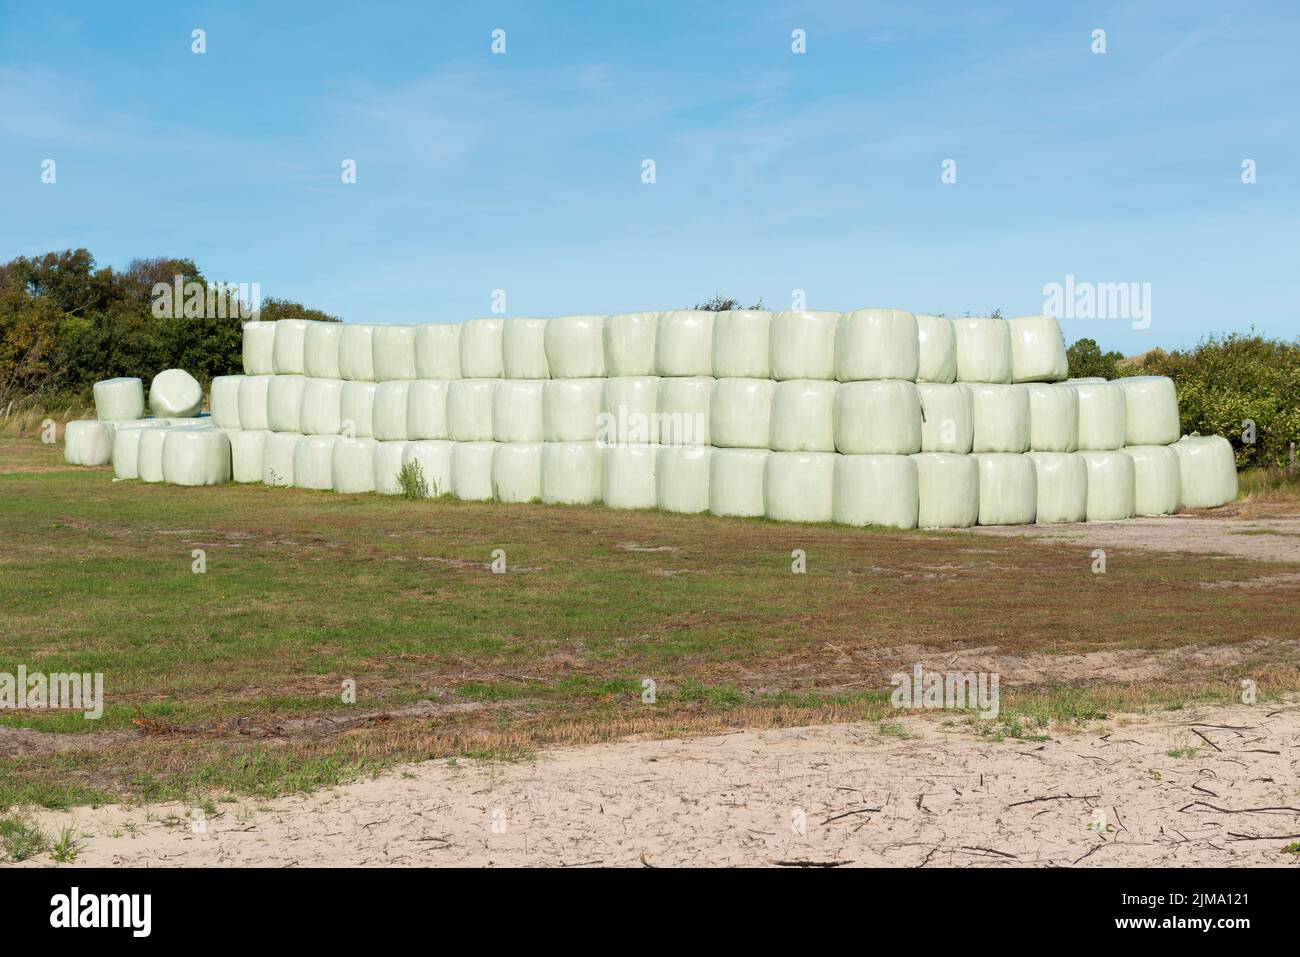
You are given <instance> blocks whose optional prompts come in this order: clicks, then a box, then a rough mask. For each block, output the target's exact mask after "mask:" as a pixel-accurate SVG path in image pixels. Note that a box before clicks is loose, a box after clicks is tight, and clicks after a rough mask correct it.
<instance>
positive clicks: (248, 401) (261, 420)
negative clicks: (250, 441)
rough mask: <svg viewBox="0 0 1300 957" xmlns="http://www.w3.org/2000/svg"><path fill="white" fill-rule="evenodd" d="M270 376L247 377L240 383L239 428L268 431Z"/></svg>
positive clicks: (271, 377)
mask: <svg viewBox="0 0 1300 957" xmlns="http://www.w3.org/2000/svg"><path fill="white" fill-rule="evenodd" d="M273 378H275V377H274V376H269V375H246V376H244V378H243V379H241V380H240V382H239V401H238V403H237V404H238V407H239V427H240V428H241V429H249V430H254V429H268V428H270V421H269V419H268V418H267V414H266V413H267V392H269V391H270V388H271V380H272V379H273Z"/></svg>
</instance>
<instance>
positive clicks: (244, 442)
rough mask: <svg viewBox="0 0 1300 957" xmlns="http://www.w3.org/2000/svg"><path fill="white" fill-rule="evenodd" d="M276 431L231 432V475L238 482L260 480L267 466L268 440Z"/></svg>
mask: <svg viewBox="0 0 1300 957" xmlns="http://www.w3.org/2000/svg"><path fill="white" fill-rule="evenodd" d="M273 434H274V433H272V432H268V431H267V430H265V429H257V430H255V431H252V432H245V431H243V430H240V431H237V432H231V433H229V436H230V477H231V479H233V480H234V481H236V482H260V481H262V478H263V475H264V470H265V468H266V440H267V437H268V436H270V435H273Z"/></svg>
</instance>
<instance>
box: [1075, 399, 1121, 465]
mask: <svg viewBox="0 0 1300 957" xmlns="http://www.w3.org/2000/svg"><path fill="white" fill-rule="evenodd" d="M1071 388H1072V389H1074V391H1075V392H1076V393H1077V394H1078V396H1079V450H1080V451H1081V452H1108V451H1114V450H1117V449H1122V448H1123V447H1124V445H1125V442H1124V437H1125V434H1126V432H1127V429H1128V425H1127V421H1126V416H1125V414H1124V391H1123V390H1122V389H1121V388H1120V387H1119V386H1117V385H1114V384H1112V383H1109V382H1099V383H1081V384H1077V385H1072V386H1071Z"/></svg>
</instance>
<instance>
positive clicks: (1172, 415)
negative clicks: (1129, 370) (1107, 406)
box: [1114, 375, 1179, 445]
mask: <svg viewBox="0 0 1300 957" xmlns="http://www.w3.org/2000/svg"><path fill="white" fill-rule="evenodd" d="M1114 384H1115V385H1116V386H1117V387H1118V388H1119V389H1120V391H1122V392H1123V393H1124V441H1125V443H1126V444H1128V445H1170V444H1172V443H1174V442H1177V441H1178V435H1179V420H1178V396H1177V394H1176V393H1175V390H1174V380H1173V379H1169V378H1166V377H1165V376H1162V375H1135V376H1126V377H1124V378H1120V379H1116V380H1115V382H1114Z"/></svg>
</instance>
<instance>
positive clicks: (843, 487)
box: [112, 420, 1237, 528]
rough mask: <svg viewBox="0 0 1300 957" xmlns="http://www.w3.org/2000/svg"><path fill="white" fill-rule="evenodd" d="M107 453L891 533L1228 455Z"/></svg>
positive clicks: (1122, 513) (228, 471)
mask: <svg viewBox="0 0 1300 957" xmlns="http://www.w3.org/2000/svg"><path fill="white" fill-rule="evenodd" d="M144 421H146V422H153V421H158V420H144ZM112 459H113V464H114V469H115V471H116V474H117V476H118V478H121V479H140V480H141V481H146V482H167V483H171V484H176V485H212V484H220V483H222V482H227V481H231V480H233V481H235V482H245V483H248V482H261V483H264V484H266V485H273V486H293V487H297V488H307V489H319V490H334V491H338V492H345V493H357V492H380V493H386V494H396V493H398V492H400V491H403V490H404V489H403V482H402V476H403V474H404V473H405V479H406V482H407V484H408V488H407V489H405V490H406V491H408V492H409V491H414V492H415V493H416V494H420V495H425V496H428V497H436V496H439V495H451V496H453V497H455V498H458V499H463V500H468V501H487V500H497V501H501V502H532V501H541V502H544V503H547V504H567V505H591V504H604V505H606V506H608V507H611V508H644V509H652V508H659V509H663V510H665V511H670V512H681V513H701V512H709V513H712V514H714V515H725V516H748V517H766V518H769V519H774V520H778V521H797V522H836V523H840V524H845V525H888V526H895V527H899V528H917V527H921V528H964V527H969V526H972V525H976V524H979V525H1020V524H1030V523H1034V522H1038V523H1043V524H1047V523H1057V522H1082V521H1094V522H1095V521H1118V520H1122V519H1127V518H1132V517H1134V516H1137V515H1166V514H1171V513H1173V512H1176V511H1177V510H1178V509H1179V508H1180V507H1187V508H1208V507H1214V506H1218V505H1223V504H1225V503H1227V502H1229V501H1232V500H1233V499H1235V498H1236V495H1237V472H1236V463H1235V459H1234V455H1233V451H1232V447H1231V445H1230V444H1229V443H1228V441H1227V440H1226V439H1223V438H1221V437H1218V436H1185V437H1184V438H1183V439H1181V440H1180V441H1178V442H1176V443H1174V444H1172V445H1168V446H1133V447H1129V448H1126V449H1122V450H1118V451H1100V452H1026V453H1013V452H990V453H976V454H969V455H966V454H957V453H945V452H921V453H916V454H912V455H888V454H879V455H841V454H838V453H833V452H772V451H768V450H766V449H719V448H712V447H709V446H656V445H601V444H598V443H596V442H453V441H448V440H441V439H431V440H419V441H380V440H377V439H373V438H351V437H346V436H338V435H303V434H301V433H296V432H271V431H266V430H256V431H242V430H231V429H217V428H212V427H199V428H195V427H192V426H183V427H177V426H172V425H165V424H158V425H154V426H152V427H148V426H146V427H135V428H128V429H120V430H118V431H117V434H116V436H115V437H114V439H113V456H112ZM415 465H418V466H419V468H418V470H416V469H415V468H414V466H415ZM417 472H418V474H417Z"/></svg>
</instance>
